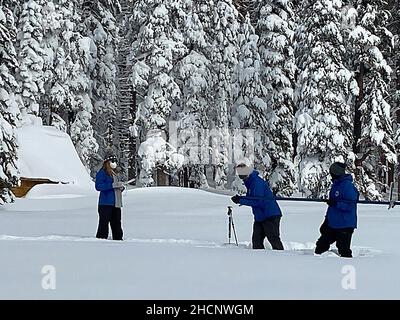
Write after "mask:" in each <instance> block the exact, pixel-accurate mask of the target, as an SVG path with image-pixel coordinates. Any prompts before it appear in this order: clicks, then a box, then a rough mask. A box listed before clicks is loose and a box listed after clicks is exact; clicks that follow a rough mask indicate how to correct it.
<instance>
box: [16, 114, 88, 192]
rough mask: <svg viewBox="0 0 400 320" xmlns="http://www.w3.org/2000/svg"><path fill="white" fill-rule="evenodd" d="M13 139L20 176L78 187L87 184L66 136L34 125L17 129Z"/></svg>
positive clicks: (70, 142) (81, 165)
mask: <svg viewBox="0 0 400 320" xmlns="http://www.w3.org/2000/svg"><path fill="white" fill-rule="evenodd" d="M17 136H18V143H19V150H18V167H19V170H20V175H21V177H26V178H45V179H50V180H52V181H56V182H68V183H70V184H82V185H87V184H88V183H89V182H91V177H90V175H89V173H88V172H87V171H86V169H85V167H84V166H83V164H82V162H81V160H80V159H79V156H78V154H77V152H76V150H75V147H74V145H73V143H72V141H71V138H70V137H69V136H68V134H66V133H64V132H62V131H60V130H58V129H56V128H54V127H49V126H42V125H41V123H40V122H39V123H38V122H36V123H31V124H29V125H24V126H22V127H21V128H18V129H17Z"/></svg>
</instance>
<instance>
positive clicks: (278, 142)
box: [255, 0, 296, 195]
mask: <svg viewBox="0 0 400 320" xmlns="http://www.w3.org/2000/svg"><path fill="white" fill-rule="evenodd" d="M259 16H260V18H259V20H258V24H257V29H258V34H259V35H260V41H259V51H260V56H261V65H262V68H261V80H262V82H263V83H264V84H265V91H264V96H263V100H264V101H263V103H260V104H258V105H256V106H255V112H256V113H257V115H256V117H255V118H256V119H259V120H261V121H262V123H260V124H259V126H260V129H261V130H262V132H263V134H264V135H265V137H266V140H265V141H264V145H263V146H260V147H261V148H262V149H264V150H263V151H262V152H263V153H264V155H263V165H264V167H265V169H266V173H267V174H266V177H267V179H268V180H269V182H270V185H271V188H272V189H273V190H274V191H275V192H279V193H280V194H283V195H291V194H292V193H293V192H294V191H295V189H296V185H295V169H294V164H293V142H292V133H293V129H292V128H293V89H294V82H295V72H296V65H295V58H294V48H293V45H294V43H293V38H294V28H295V25H294V12H293V9H292V3H291V1H288V0H270V1H267V3H266V4H265V5H264V6H262V7H261V10H260V14H259Z"/></svg>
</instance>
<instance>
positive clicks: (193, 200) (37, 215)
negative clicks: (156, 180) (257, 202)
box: [0, 187, 400, 299]
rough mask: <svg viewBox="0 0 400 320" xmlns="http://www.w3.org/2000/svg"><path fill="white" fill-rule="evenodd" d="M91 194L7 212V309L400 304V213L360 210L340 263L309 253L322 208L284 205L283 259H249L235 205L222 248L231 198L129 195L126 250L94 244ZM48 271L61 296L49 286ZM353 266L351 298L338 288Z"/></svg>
mask: <svg viewBox="0 0 400 320" xmlns="http://www.w3.org/2000/svg"><path fill="white" fill-rule="evenodd" d="M96 196H97V195H96V194H93V195H92V196H86V197H76V198H62V197H60V196H58V197H55V198H54V197H53V198H51V196H49V197H47V198H46V197H37V198H36V199H35V197H32V198H31V199H23V200H21V199H18V200H17V202H16V203H15V204H11V205H7V206H5V207H3V208H1V209H0V252H1V257H2V259H1V263H0V283H1V286H0V298H1V299H399V298H400V275H399V270H400V241H399V240H400V239H399V238H400V237H399V227H400V208H394V209H392V210H390V211H388V210H387V208H386V207H385V206H371V205H368V206H366V205H359V228H358V229H357V230H356V232H355V234H354V237H353V244H352V245H353V253H354V256H355V257H354V258H353V259H345V258H340V257H338V256H337V255H336V254H334V253H333V252H328V253H325V254H324V255H322V256H314V255H313V251H312V248H313V247H314V244H315V240H316V239H317V238H318V236H319V232H318V229H319V225H320V224H321V222H322V220H323V217H324V212H325V209H326V205H324V204H315V203H314V204H310V203H306V202H301V203H299V202H284V201H281V202H280V205H281V208H282V210H283V213H284V216H283V218H282V224H281V233H282V240H283V242H284V246H285V249H286V250H285V251H283V252H276V251H272V250H270V249H268V248H267V249H266V250H251V249H250V246H249V242H250V240H251V232H252V214H251V211H250V208H248V207H238V206H234V208H233V218H234V222H235V227H236V231H237V235H238V238H239V243H240V245H239V247H236V246H235V245H226V244H225V243H226V242H227V238H228V236H227V229H228V228H227V222H228V219H227V214H226V213H227V205H231V201H230V198H229V196H225V195H219V194H213V193H210V192H206V191H199V190H192V189H183V188H173V187H155V188H146V189H133V190H128V191H126V192H125V193H124V201H125V206H124V208H123V229H124V238H125V241H123V242H116V241H112V240H97V239H95V238H94V235H95V233H96V227H97V218H98V216H97V197H96ZM79 207H81V208H80V209H79ZM49 265H50V266H53V267H54V271H55V278H54V279H55V286H56V287H55V289H54V290H53V289H49V290H45V289H43V287H42V279H43V278H44V277H45V276H46V274H42V268H43V267H44V266H49ZM348 265H350V266H351V267H346V266H348ZM343 267H344V269H343ZM349 268H350V270H353V271H354V272H353V271H352V274H354V277H353V278H352V279H353V280H354V281H353V280H352V281H353V282H352V283H353V287H354V285H355V289H344V288H343V286H342V282H343V281H344V280H343V278H344V277H346V276H347V275H348V273H347V272H348V270H349ZM343 272H344V273H343Z"/></svg>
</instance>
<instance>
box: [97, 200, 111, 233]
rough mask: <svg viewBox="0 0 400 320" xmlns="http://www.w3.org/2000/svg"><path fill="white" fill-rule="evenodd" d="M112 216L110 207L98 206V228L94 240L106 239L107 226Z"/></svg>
mask: <svg viewBox="0 0 400 320" xmlns="http://www.w3.org/2000/svg"><path fill="white" fill-rule="evenodd" d="M111 216H112V206H99V226H98V228H97V234H96V238H99V239H107V238H108V224H109V223H110V220H111Z"/></svg>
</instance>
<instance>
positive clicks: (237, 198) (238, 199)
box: [231, 195, 240, 204]
mask: <svg viewBox="0 0 400 320" xmlns="http://www.w3.org/2000/svg"><path fill="white" fill-rule="evenodd" d="M231 200H232V201H233V202H234V203H236V204H238V203H239V202H240V196H238V195H236V196H233V197H232V198H231Z"/></svg>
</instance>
